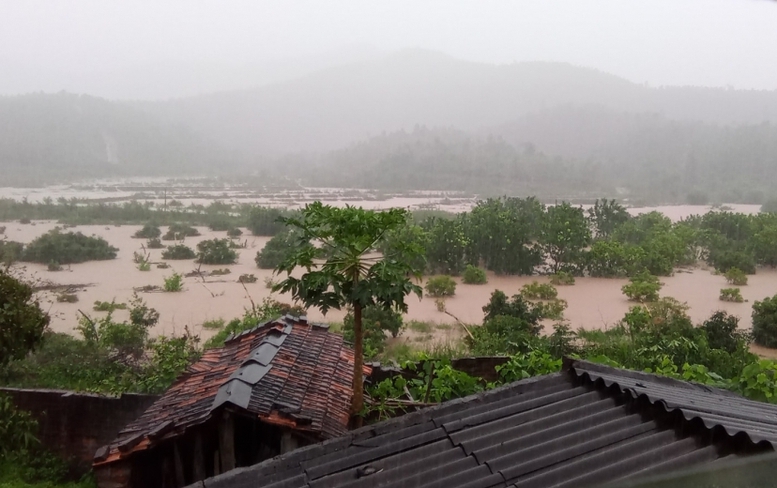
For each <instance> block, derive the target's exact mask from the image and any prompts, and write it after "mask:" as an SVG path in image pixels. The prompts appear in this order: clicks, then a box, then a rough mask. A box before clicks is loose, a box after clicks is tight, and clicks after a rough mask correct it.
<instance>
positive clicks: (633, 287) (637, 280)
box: [621, 272, 662, 303]
mask: <svg viewBox="0 0 777 488" xmlns="http://www.w3.org/2000/svg"><path fill="white" fill-rule="evenodd" d="M629 281H630V282H631V283H629V284H628V285H623V286H622V287H621V291H623V294H624V295H626V296H627V297H628V299H629V300H631V301H633V302H643V303H644V302H655V301H657V300H658V292H659V291H661V286H662V285H661V282H660V281H658V278H656V277H655V276H653V275H650V274H648V273H647V272H642V273H640V274H638V275H637V276H634V277H632V278H629Z"/></svg>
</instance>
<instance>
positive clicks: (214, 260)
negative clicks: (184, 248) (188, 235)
mask: <svg viewBox="0 0 777 488" xmlns="http://www.w3.org/2000/svg"><path fill="white" fill-rule="evenodd" d="M229 244H230V241H229V239H210V240H207V241H202V242H200V243H199V244H197V250H198V253H197V262H198V263H202V264H234V263H235V261H237V253H236V252H235V251H234V250H232V249H231V248H230V245H229Z"/></svg>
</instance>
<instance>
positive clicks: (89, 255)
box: [22, 229, 118, 264]
mask: <svg viewBox="0 0 777 488" xmlns="http://www.w3.org/2000/svg"><path fill="white" fill-rule="evenodd" d="M117 251H118V249H116V248H115V247H113V246H111V245H110V244H108V242H107V241H105V239H103V238H101V237H87V236H85V235H83V234H82V233H80V232H77V233H74V232H66V233H64V232H61V231H60V230H58V229H54V230H51V231H50V232H48V233H46V234H43V235H42V236H40V237H38V238H37V239H35V240H34V241H32V242H31V243H29V244H28V245H27V246H25V248H24V253H23V257H22V260H23V261H28V262H33V263H41V264H44V263H50V262H52V261H54V262H57V263H59V264H71V263H83V262H85V261H100V260H106V259H115V258H116V252H117Z"/></svg>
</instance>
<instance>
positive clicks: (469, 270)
mask: <svg viewBox="0 0 777 488" xmlns="http://www.w3.org/2000/svg"><path fill="white" fill-rule="evenodd" d="M461 281H463V282H464V283H466V284H468V285H484V284H486V283H488V276H487V275H486V270H484V269H481V268H478V267H477V266H472V265H471V264H468V265H467V267H466V268H464V273H463V274H462V275H461Z"/></svg>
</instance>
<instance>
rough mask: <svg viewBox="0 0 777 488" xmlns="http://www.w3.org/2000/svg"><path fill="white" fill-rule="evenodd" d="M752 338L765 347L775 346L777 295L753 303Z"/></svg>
mask: <svg viewBox="0 0 777 488" xmlns="http://www.w3.org/2000/svg"><path fill="white" fill-rule="evenodd" d="M753 340H754V341H755V343H756V344H759V345H761V346H765V347H777V295H775V296H773V297H771V298H764V299H763V300H761V301H756V302H755V303H753Z"/></svg>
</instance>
